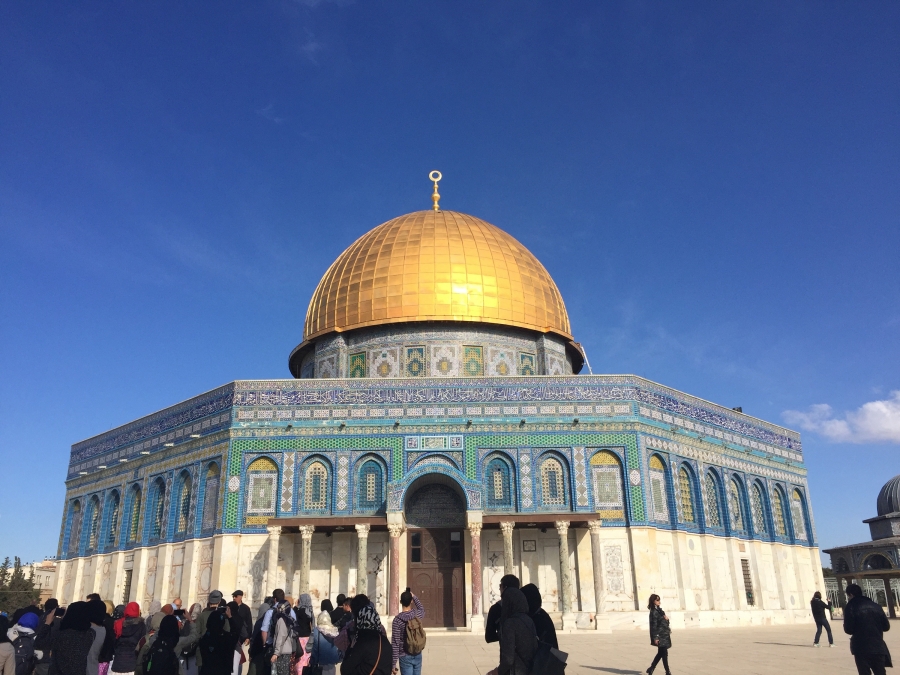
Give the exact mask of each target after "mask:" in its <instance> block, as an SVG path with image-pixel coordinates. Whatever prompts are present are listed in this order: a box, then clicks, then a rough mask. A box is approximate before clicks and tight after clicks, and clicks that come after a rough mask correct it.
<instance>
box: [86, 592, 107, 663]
mask: <svg viewBox="0 0 900 675" xmlns="http://www.w3.org/2000/svg"><path fill="white" fill-rule="evenodd" d="M88 615H89V616H90V619H91V629H92V630H93V631H94V643H93V644H92V645H91V651H90V652H88V661H87V675H100V650H101V649H103V643H104V642H106V625H105V624H106V605H105V604H103V601H102V600H96V599H95V600H91V601H89V602H88Z"/></svg>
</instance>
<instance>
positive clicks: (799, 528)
mask: <svg viewBox="0 0 900 675" xmlns="http://www.w3.org/2000/svg"><path fill="white" fill-rule="evenodd" d="M803 511H804V508H803V495H801V494H800V490H794V491H793V492H792V493H791V516H792V518H793V522H794V536H795V537H796V538H797V539H798V540H799V541H806V518H805V517H804V513H803Z"/></svg>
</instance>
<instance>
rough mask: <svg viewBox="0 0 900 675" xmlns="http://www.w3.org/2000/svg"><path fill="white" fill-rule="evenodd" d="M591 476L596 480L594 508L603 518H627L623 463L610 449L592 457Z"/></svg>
mask: <svg viewBox="0 0 900 675" xmlns="http://www.w3.org/2000/svg"><path fill="white" fill-rule="evenodd" d="M591 476H592V478H593V481H594V509H595V510H596V511H597V514H598V515H599V516H600V517H601V518H605V519H607V520H625V504H624V499H623V492H622V465H621V464H620V462H619V458H618V457H616V456H615V455H614V454H613V453H611V452H609V451H608V450H601V451H600V452H597V453H595V454H594V456H593V457H591Z"/></svg>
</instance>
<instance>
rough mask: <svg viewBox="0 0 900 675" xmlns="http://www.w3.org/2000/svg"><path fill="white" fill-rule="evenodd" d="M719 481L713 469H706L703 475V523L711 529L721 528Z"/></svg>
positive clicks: (722, 520)
mask: <svg viewBox="0 0 900 675" xmlns="http://www.w3.org/2000/svg"><path fill="white" fill-rule="evenodd" d="M720 485H721V481H720V480H719V474H718V473H717V472H716V471H715V469H708V470H707V471H706V473H705V474H704V476H703V514H704V516H705V517H704V525H705V526H706V527H707V528H711V529H716V530H719V529H723V528H724V526H725V522H724V519H723V517H722V499H721V489H720V487H719V486H720Z"/></svg>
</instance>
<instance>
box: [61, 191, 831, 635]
mask: <svg viewBox="0 0 900 675" xmlns="http://www.w3.org/2000/svg"><path fill="white" fill-rule="evenodd" d="M583 364H584V354H583V351H582V349H581V347H580V345H579V344H578V343H577V342H576V341H575V340H574V339H573V335H572V329H571V327H570V324H569V317H568V315H567V313H566V308H565V304H564V302H563V298H562V295H561V294H560V292H559V289H558V288H557V287H556V284H555V283H554V281H553V279H552V278H551V276H550V274H549V273H548V271H547V270H546V269H545V268H544V266H543V265H541V263H540V262H539V260H538V259H537V258H536V257H535V256H534V255H533V254H532V253H531V252H530V251H528V249H526V248H525V247H524V246H523V245H522V244H521V243H519V242H518V241H516V239H514V238H513V237H512V236H510V235H509V234H508V233H506V232H504V231H503V230H501V229H499V228H498V227H496V226H494V225H492V224H490V223H487V222H485V221H484V220H481V219H479V218H476V217H474V216H470V215H466V214H463V213H456V212H453V211H443V210H439V209H438V208H437V203H435V208H434V209H432V210H429V211H419V212H415V213H411V214H408V215H405V216H401V217H399V218H395V219H393V220H390V221H388V222H386V223H384V224H382V225H379V226H378V227H376V228H374V229H373V230H371V231H369V232H368V233H366V234H364V235H362V236H361V237H360V238H359V239H358V240H357V241H356V242H354V243H353V244H351V245H350V247H349V248H347V250H346V251H344V253H342V254H341V255H340V256H339V257H338V259H337V260H335V262H334V263H333V264H332V265H331V266H330V267H329V268H328V270H327V271H326V272H325V274H324V276H323V277H322V280H321V281H320V283H319V285H318V287H317V288H316V289H315V292H314V293H313V295H312V300H311V302H310V304H309V308H308V311H307V314H306V322H305V326H304V332H303V339H302V341H301V342H300V344H299V345H298V346H297V347H296V348H295V349H294V350H293V351H292V352H291V353H290V356H289V363H288V365H289V370H290V373H291V374H292V375H293V377H294V379H285V380H266V381H252V380H251V381H244V380H241V381H236V382H231V383H229V384H226V385H224V386H222V387H219V388H218V389H215V390H213V391H210V392H207V393H204V394H200V395H199V396H197V397H195V398H193V399H190V400H188V401H185V402H183V403H179V404H177V405H174V406H172V407H171V408H167V409H165V410H162V411H159V412H156V413H153V414H151V415H148V416H147V417H144V418H141V419H138V420H135V421H133V422H130V423H128V424H126V425H124V426H121V427H118V428H116V429H113V430H111V431H107V432H105V433H102V434H100V435H98V436H95V437H93V438H90V439H88V440H86V441H82V442H80V443H76V444H75V445H74V446H72V453H71V460H70V464H69V470H68V478H67V481H66V502H65V510H64V513H63V517H62V528H61V534H60V543H59V560H60V563H59V568H58V569H59V572H58V586H57V589H56V595H57V597H58V598H59V599H60V602H62V603H66V602H71V601H73V600H78V599H83V598H84V597H85V595H87V594H88V593H91V592H97V593H100V594H101V596H102V597H103V598H104V599H106V598H109V599H111V600H112V601H113V602H114V603H115V604H119V603H122V602H126V601H129V600H133V601H137V602H139V603H140V604H141V606H142V608H143V609H144V610H145V611H146V608H147V607H148V606H149V604H150V603H151V602H152V601H153V600H159V601H161V602H162V603H166V602H169V601H171V600H172V599H173V598H174V597H176V596H179V597H181V598H182V599H183V600H184V601H185V603H193V602H195V601H199V602H201V603H204V604H205V602H206V597H207V595H208V594H209V592H210V591H211V590H213V589H218V590H221V591H222V592H223V593H225V594H226V596H227V595H229V594H230V593H231V592H232V591H233V590H235V589H238V588H240V589H242V590H243V591H244V593H245V601H246V602H248V603H249V604H251V606H257V605H258V604H259V603H260V602H262V599H263V598H264V597H265V596H266V595H269V594H270V593H271V591H272V590H273V589H275V588H277V587H281V588H284V589H285V590H286V592H287V593H288V594H289V595H292V596H293V597H294V598H297V597H299V594H300V593H303V592H309V593H310V594H311V595H312V596H313V600H314V603H315V605H316V606H318V603H319V601H320V600H322V599H324V598H332V599H333V598H335V597H336V596H337V595H338V593H345V594H348V595H349V594H354V593H366V594H367V595H368V596H369V597H370V598H371V599H372V600H373V601H374V603H375V605H376V607H377V609H378V611H379V612H380V613H381V615H382V616H383V617H386V618H388V617H390V616H392V615H394V614H395V613H396V612H397V611H398V599H399V594H400V590H401V589H404V588H406V587H407V586H410V587H412V589H413V591H415V592H416V593H417V594H418V595H419V597H420V598H422V601H423V603H424V604H425V606H426V609H427V615H426V626H438V627H450V628H462V629H466V628H468V629H472V630H476V631H478V630H482V629H483V626H484V616H485V615H486V613H487V610H488V608H489V607H490V605H491V604H492V603H493V602H495V601H496V600H497V599H498V582H499V579H500V577H501V576H502V575H503V574H506V573H512V574H516V575H517V576H518V577H519V578H520V579H521V581H522V583H523V584H525V583H534V584H536V585H537V586H538V587H539V588H540V590H541V593H542V594H543V606H544V608H545V609H546V610H547V611H548V612H550V614H551V616H552V617H554V619H555V620H556V621H557V623H558V625H560V626H564V627H566V628H573V629H574V628H577V629H584V630H600V631H609V630H616V629H619V628H628V629H631V628H633V627H634V626H635V625H638V626H643V625H644V623H645V617H644V612H645V610H644V607H645V606H646V603H647V597H648V596H649V595H650V594H651V593H658V594H659V595H661V596H662V598H663V604H664V606H665V607H666V609H667V611H668V613H669V615H670V617H672V620H673V624H674V625H675V626H676V627H677V626H682V625H688V626H726V625H745V624H770V623H792V622H796V621H808V620H810V617H809V612H808V599H809V598H810V597H811V595H812V593H813V592H814V591H815V590H821V589H822V588H823V582H822V571H821V566H820V563H819V551H818V544H817V541H816V535H815V527H814V524H813V518H812V512H811V509H810V504H809V496H808V489H807V480H806V469H805V467H804V464H803V454H802V449H801V444H800V438H799V435H798V434H797V433H795V432H793V431H790V430H788V429H785V428H783V427H780V426H778V425H774V424H771V423H768V422H765V421H762V420H759V419H755V418H753V417H750V416H748V415H744V414H742V413H741V412H736V411H734V410H731V409H729V408H724V407H721V406H719V405H716V404H714V403H709V402H707V401H704V400H701V399H698V398H695V397H693V396H689V395H687V394H684V393H682V392H679V391H676V390H674V389H670V388H668V387H665V386H663V385H660V384H657V383H655V382H651V381H649V380H646V379H643V378H641V377H637V376H634V375H584V374H580V373H581V371H582V367H583Z"/></svg>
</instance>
